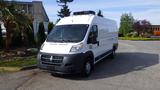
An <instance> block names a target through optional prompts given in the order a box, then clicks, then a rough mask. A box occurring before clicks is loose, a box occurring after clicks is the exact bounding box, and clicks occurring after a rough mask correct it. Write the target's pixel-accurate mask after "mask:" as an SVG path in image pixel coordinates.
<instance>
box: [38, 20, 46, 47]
mask: <svg viewBox="0 0 160 90" xmlns="http://www.w3.org/2000/svg"><path fill="white" fill-rule="evenodd" d="M45 39H46V35H45V29H44V24H43V22H40V23H39V29H38V33H37V46H38V47H40V46H41V44H43V42H44V41H45Z"/></svg>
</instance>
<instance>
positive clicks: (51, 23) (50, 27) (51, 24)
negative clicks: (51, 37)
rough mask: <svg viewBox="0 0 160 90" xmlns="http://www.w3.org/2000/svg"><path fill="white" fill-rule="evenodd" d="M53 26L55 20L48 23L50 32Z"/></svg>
mask: <svg viewBox="0 0 160 90" xmlns="http://www.w3.org/2000/svg"><path fill="white" fill-rule="evenodd" d="M53 27H54V24H53V22H49V23H48V34H49V33H50V32H51V31H52V29H53Z"/></svg>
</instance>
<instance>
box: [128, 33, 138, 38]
mask: <svg viewBox="0 0 160 90" xmlns="http://www.w3.org/2000/svg"><path fill="white" fill-rule="evenodd" d="M126 37H138V33H137V32H130V33H127V34H126Z"/></svg>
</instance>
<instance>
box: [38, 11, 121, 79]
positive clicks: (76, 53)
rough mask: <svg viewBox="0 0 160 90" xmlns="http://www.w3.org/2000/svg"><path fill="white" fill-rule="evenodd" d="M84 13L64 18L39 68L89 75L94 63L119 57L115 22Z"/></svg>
mask: <svg viewBox="0 0 160 90" xmlns="http://www.w3.org/2000/svg"><path fill="white" fill-rule="evenodd" d="M94 14H95V13H94V12H93V11H80V12H76V13H74V15H73V16H69V17H65V18H62V19H61V20H60V21H59V22H58V23H57V24H56V26H55V28H54V29H53V30H52V31H51V32H50V34H49V35H48V36H47V39H46V41H45V42H44V43H43V45H42V46H41V49H40V51H39V54H38V56H37V59H38V67H39V68H40V69H44V70H48V71H50V72H51V73H59V74H74V73H81V74H82V75H84V76H89V75H90V74H91V71H92V69H93V67H94V64H96V63H97V62H99V61H100V60H103V58H104V57H106V56H111V57H112V58H113V57H114V55H115V51H116V49H117V48H118V30H117V25H116V22H115V21H114V20H110V19H105V18H102V17H98V16H95V15H94Z"/></svg>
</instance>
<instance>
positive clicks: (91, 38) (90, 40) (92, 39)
mask: <svg viewBox="0 0 160 90" xmlns="http://www.w3.org/2000/svg"><path fill="white" fill-rule="evenodd" d="M97 43H98V41H97V36H96V35H94V34H93V33H90V35H89V37H88V44H97Z"/></svg>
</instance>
